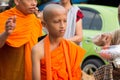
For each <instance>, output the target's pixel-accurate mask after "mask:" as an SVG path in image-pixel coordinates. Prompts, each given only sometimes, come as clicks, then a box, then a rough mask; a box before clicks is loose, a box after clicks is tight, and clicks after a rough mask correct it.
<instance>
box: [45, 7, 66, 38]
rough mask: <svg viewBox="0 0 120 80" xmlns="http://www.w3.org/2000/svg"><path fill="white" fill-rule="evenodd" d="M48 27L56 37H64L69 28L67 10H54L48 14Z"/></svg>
mask: <svg viewBox="0 0 120 80" xmlns="http://www.w3.org/2000/svg"><path fill="white" fill-rule="evenodd" d="M46 26H47V29H48V31H49V33H50V34H51V35H52V36H54V37H63V36H64V33H65V30H66V26H67V13H66V10H65V9H56V10H52V11H51V12H50V14H48V18H47V20H46Z"/></svg>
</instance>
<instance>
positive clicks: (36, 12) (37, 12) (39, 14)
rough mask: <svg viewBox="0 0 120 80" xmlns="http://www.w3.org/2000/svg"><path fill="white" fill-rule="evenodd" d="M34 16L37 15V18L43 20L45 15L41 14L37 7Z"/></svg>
mask: <svg viewBox="0 0 120 80" xmlns="http://www.w3.org/2000/svg"><path fill="white" fill-rule="evenodd" d="M34 14H35V15H36V17H37V18H40V19H42V16H43V13H42V12H40V11H39V10H38V8H37V7H36V10H35V12H34Z"/></svg>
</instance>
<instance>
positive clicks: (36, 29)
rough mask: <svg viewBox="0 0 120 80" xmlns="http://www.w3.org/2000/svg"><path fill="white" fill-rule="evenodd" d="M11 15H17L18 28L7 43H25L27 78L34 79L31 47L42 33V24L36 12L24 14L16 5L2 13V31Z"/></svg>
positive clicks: (0, 27)
mask: <svg viewBox="0 0 120 80" xmlns="http://www.w3.org/2000/svg"><path fill="white" fill-rule="evenodd" d="M11 16H16V28H15V30H14V32H13V33H12V34H11V35H10V36H9V37H8V39H7V41H6V44H7V45H9V46H11V47H16V48H18V47H21V46H23V45H24V47H25V48H24V51H25V54H24V56H25V80H32V64H31V49H32V47H33V46H34V45H35V44H36V43H37V41H38V37H39V36H41V35H42V25H41V22H40V20H39V19H37V18H36V16H35V15H34V14H29V15H24V14H23V13H21V12H20V11H18V10H17V9H16V7H14V8H11V9H10V10H6V11H4V12H2V13H0V33H2V32H3V31H4V30H5V22H6V20H7V19H8V18H9V17H11ZM0 54H1V53H0ZM6 54H7V53H6ZM4 57H5V56H4ZM8 63H9V59H8ZM0 66H2V65H0ZM13 68H14V67H13ZM0 80H1V79H0Z"/></svg>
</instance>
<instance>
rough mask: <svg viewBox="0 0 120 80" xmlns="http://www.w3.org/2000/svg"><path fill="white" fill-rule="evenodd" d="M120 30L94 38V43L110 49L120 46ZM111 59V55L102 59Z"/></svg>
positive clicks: (119, 18)
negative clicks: (111, 46) (110, 47)
mask: <svg viewBox="0 0 120 80" xmlns="http://www.w3.org/2000/svg"><path fill="white" fill-rule="evenodd" d="M118 21H119V22H120V4H119V6H118ZM119 37H120V29H117V30H115V31H113V32H109V33H103V34H100V35H97V36H95V37H94V38H93V42H94V43H95V44H96V45H98V46H102V47H103V48H108V47H109V46H110V45H118V44H120V38H119ZM107 56H108V58H110V55H109V54H105V55H102V57H107Z"/></svg>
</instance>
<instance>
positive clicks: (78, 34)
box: [69, 19, 83, 44]
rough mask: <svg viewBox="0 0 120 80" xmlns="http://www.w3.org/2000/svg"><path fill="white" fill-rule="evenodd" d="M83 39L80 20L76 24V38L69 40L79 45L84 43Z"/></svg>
mask: <svg viewBox="0 0 120 80" xmlns="http://www.w3.org/2000/svg"><path fill="white" fill-rule="evenodd" d="M82 37H83V33H82V19H80V20H79V21H77V23H76V29H75V36H73V37H71V38H69V40H71V41H73V42H75V43H78V44H79V43H80V42H81V41H82Z"/></svg>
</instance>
